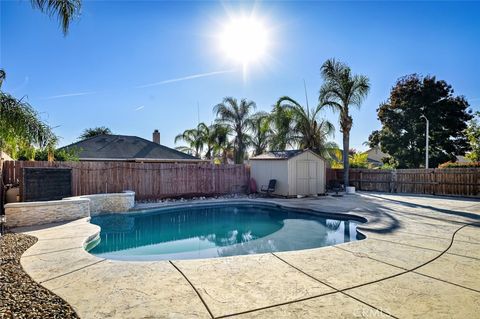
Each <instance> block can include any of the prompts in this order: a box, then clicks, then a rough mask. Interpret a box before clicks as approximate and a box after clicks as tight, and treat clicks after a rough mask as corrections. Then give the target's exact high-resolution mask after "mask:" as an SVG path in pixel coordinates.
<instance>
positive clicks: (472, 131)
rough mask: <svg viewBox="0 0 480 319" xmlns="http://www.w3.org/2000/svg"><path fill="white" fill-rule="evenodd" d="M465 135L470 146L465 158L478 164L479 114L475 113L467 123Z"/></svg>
mask: <svg viewBox="0 0 480 319" xmlns="http://www.w3.org/2000/svg"><path fill="white" fill-rule="evenodd" d="M465 134H466V135H467V139H468V142H469V144H470V152H468V154H467V157H468V158H469V159H470V160H472V161H474V162H480V112H475V114H474V118H472V119H471V120H470V122H468V126H467V129H466V130H465Z"/></svg>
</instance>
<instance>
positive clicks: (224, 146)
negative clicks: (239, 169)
mask: <svg viewBox="0 0 480 319" xmlns="http://www.w3.org/2000/svg"><path fill="white" fill-rule="evenodd" d="M230 133H231V129H230V127H228V126H226V125H222V124H218V123H215V124H213V125H212V134H211V137H212V140H213V156H220V157H221V158H222V162H223V163H224V164H227V161H228V156H229V154H230V153H232V152H233V145H232V143H231V142H230V141H229V139H228V136H229V135H230Z"/></svg>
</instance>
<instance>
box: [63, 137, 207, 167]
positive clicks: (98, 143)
mask: <svg viewBox="0 0 480 319" xmlns="http://www.w3.org/2000/svg"><path fill="white" fill-rule="evenodd" d="M69 148H78V149H79V158H80V159H81V160H137V159H138V160H163V161H165V160H173V161H174V160H180V161H181V160H191V161H200V159H199V158H197V157H194V156H192V155H189V154H186V153H183V152H180V151H177V150H175V149H172V148H169V147H166V146H164V145H161V144H157V143H154V142H151V141H149V140H146V139H144V138H141V137H138V136H128V135H98V136H94V137H92V138H88V139H86V140H83V141H79V142H76V143H73V144H70V145H67V146H64V147H62V149H69Z"/></svg>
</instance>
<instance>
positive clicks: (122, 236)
mask: <svg viewBox="0 0 480 319" xmlns="http://www.w3.org/2000/svg"><path fill="white" fill-rule="evenodd" d="M91 223H93V224H96V225H98V226H100V227H101V232H100V236H99V239H97V241H96V242H93V243H91V244H89V245H88V248H87V250H89V252H90V253H92V254H94V255H96V256H99V257H103V258H108V259H117V260H176V259H195V258H213V257H224V256H234V255H247V254H258V253H268V252H278V251H290V250H300V249H308V248H316V247H323V246H331V245H335V244H339V243H344V242H348V241H355V240H359V239H363V238H364V236H363V235H362V234H360V233H358V232H357V229H356V228H357V224H358V223H359V221H358V220H353V219H340V218H339V217H333V216H328V215H324V214H317V213H313V212H309V211H303V210H296V209H293V208H286V207H282V206H279V205H267V204H257V203H255V204H251V203H236V204H215V205H189V206H177V207H174V208H161V209H156V210H151V211H145V212H134V213H122V214H118V213H116V214H108V215H101V216H96V217H92V219H91ZM92 247H93V248H92Z"/></svg>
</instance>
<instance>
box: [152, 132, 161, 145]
mask: <svg viewBox="0 0 480 319" xmlns="http://www.w3.org/2000/svg"><path fill="white" fill-rule="evenodd" d="M152 141H153V143H157V144H160V132H159V131H158V130H155V131H153V134H152Z"/></svg>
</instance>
